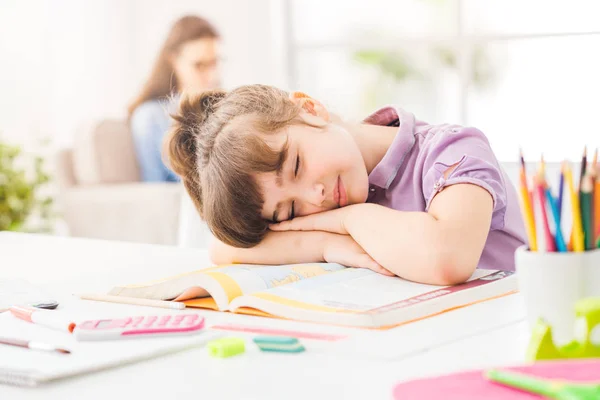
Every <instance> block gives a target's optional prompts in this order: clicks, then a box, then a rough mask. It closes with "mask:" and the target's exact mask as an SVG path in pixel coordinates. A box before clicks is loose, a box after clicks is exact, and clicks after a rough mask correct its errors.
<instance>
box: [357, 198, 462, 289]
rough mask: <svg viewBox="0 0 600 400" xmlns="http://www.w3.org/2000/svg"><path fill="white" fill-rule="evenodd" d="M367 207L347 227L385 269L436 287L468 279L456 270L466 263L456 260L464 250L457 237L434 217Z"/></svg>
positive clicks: (367, 205)
mask: <svg viewBox="0 0 600 400" xmlns="http://www.w3.org/2000/svg"><path fill="white" fill-rule="evenodd" d="M364 206H365V207H362V209H361V211H360V212H358V213H352V215H351V216H350V217H349V218H348V219H347V221H346V222H345V228H346V229H347V231H348V233H349V234H350V235H351V236H352V237H353V238H354V240H356V242H357V243H358V244H359V245H360V246H361V247H362V248H363V249H365V251H366V252H367V253H368V254H369V255H370V256H371V257H372V258H373V259H374V260H375V261H377V262H378V263H379V264H381V265H382V266H383V267H384V268H386V269H387V270H389V271H391V272H393V273H395V274H396V275H398V276H400V277H402V278H405V279H408V280H411V281H416V282H422V283H428V284H436V285H447V284H453V283H457V282H460V281H464V280H465V279H466V278H468V276H466V277H465V276H464V275H465V274H462V273H461V271H462V270H463V268H462V267H461V268H456V264H457V263H460V262H463V261H462V260H461V261H459V260H456V257H455V254H456V253H457V251H458V250H459V249H460V246H459V244H457V243H455V242H456V238H453V237H451V236H452V235H448V233H449V232H447V230H445V229H444V226H443V224H442V223H440V221H438V220H436V219H435V217H434V216H432V215H431V214H429V213H425V212H401V211H396V210H393V209H389V208H386V207H382V206H379V205H377V204H365V205H364ZM367 207H368V209H367ZM457 245H458V247H456V246H457ZM470 269H471V268H470V267H469V268H464V270H470ZM472 269H474V267H473V268H472ZM457 271H458V273H455V272H457Z"/></svg>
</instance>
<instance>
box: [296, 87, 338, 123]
mask: <svg viewBox="0 0 600 400" xmlns="http://www.w3.org/2000/svg"><path fill="white" fill-rule="evenodd" d="M290 100H291V101H292V102H293V103H295V104H298V105H300V107H302V112H301V113H300V117H301V118H302V119H303V120H305V122H307V123H308V124H309V125H314V126H318V127H321V126H324V125H327V123H328V122H330V121H331V118H330V115H329V111H327V108H325V106H324V105H323V104H322V103H321V102H320V101H319V100H316V99H313V98H312V97H310V96H309V95H307V94H305V93H302V92H292V93H290Z"/></svg>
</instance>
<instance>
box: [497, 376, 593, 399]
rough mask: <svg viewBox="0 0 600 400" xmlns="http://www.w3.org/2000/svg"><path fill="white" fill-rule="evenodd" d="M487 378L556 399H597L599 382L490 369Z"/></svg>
mask: <svg viewBox="0 0 600 400" xmlns="http://www.w3.org/2000/svg"><path fill="white" fill-rule="evenodd" d="M486 376H487V378H488V379H489V380H491V381H494V382H498V383H501V384H503V385H506V386H510V387H513V388H517V389H520V390H523V391H525V392H530V393H536V394H539V395H542V396H546V397H548V398H550V399H556V400H598V399H600V382H598V383H579V382H567V381H560V380H550V379H541V378H537V377H533V376H530V375H524V374H519V373H515V372H507V371H499V370H491V371H488V372H487V373H486Z"/></svg>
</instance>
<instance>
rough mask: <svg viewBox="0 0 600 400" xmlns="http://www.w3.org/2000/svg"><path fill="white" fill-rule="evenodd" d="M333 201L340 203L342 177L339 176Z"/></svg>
mask: <svg viewBox="0 0 600 400" xmlns="http://www.w3.org/2000/svg"><path fill="white" fill-rule="evenodd" d="M333 202H334V203H335V204H337V205H338V206H339V205H340V177H339V176H338V178H337V181H335V186H334V187H333Z"/></svg>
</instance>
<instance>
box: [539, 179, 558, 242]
mask: <svg viewBox="0 0 600 400" xmlns="http://www.w3.org/2000/svg"><path fill="white" fill-rule="evenodd" d="M534 186H535V190H536V194H537V196H536V197H537V198H538V204H539V205H540V210H541V216H542V234H543V235H544V243H545V245H546V246H545V248H544V250H545V251H556V244H555V241H554V236H552V233H551V232H550V225H549V224H548V213H547V211H546V195H545V193H544V186H545V185H544V178H543V176H542V169H540V171H539V173H538V174H537V175H536V176H535V177H534ZM538 248H539V249H540V251H541V248H542V246H538Z"/></svg>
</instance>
